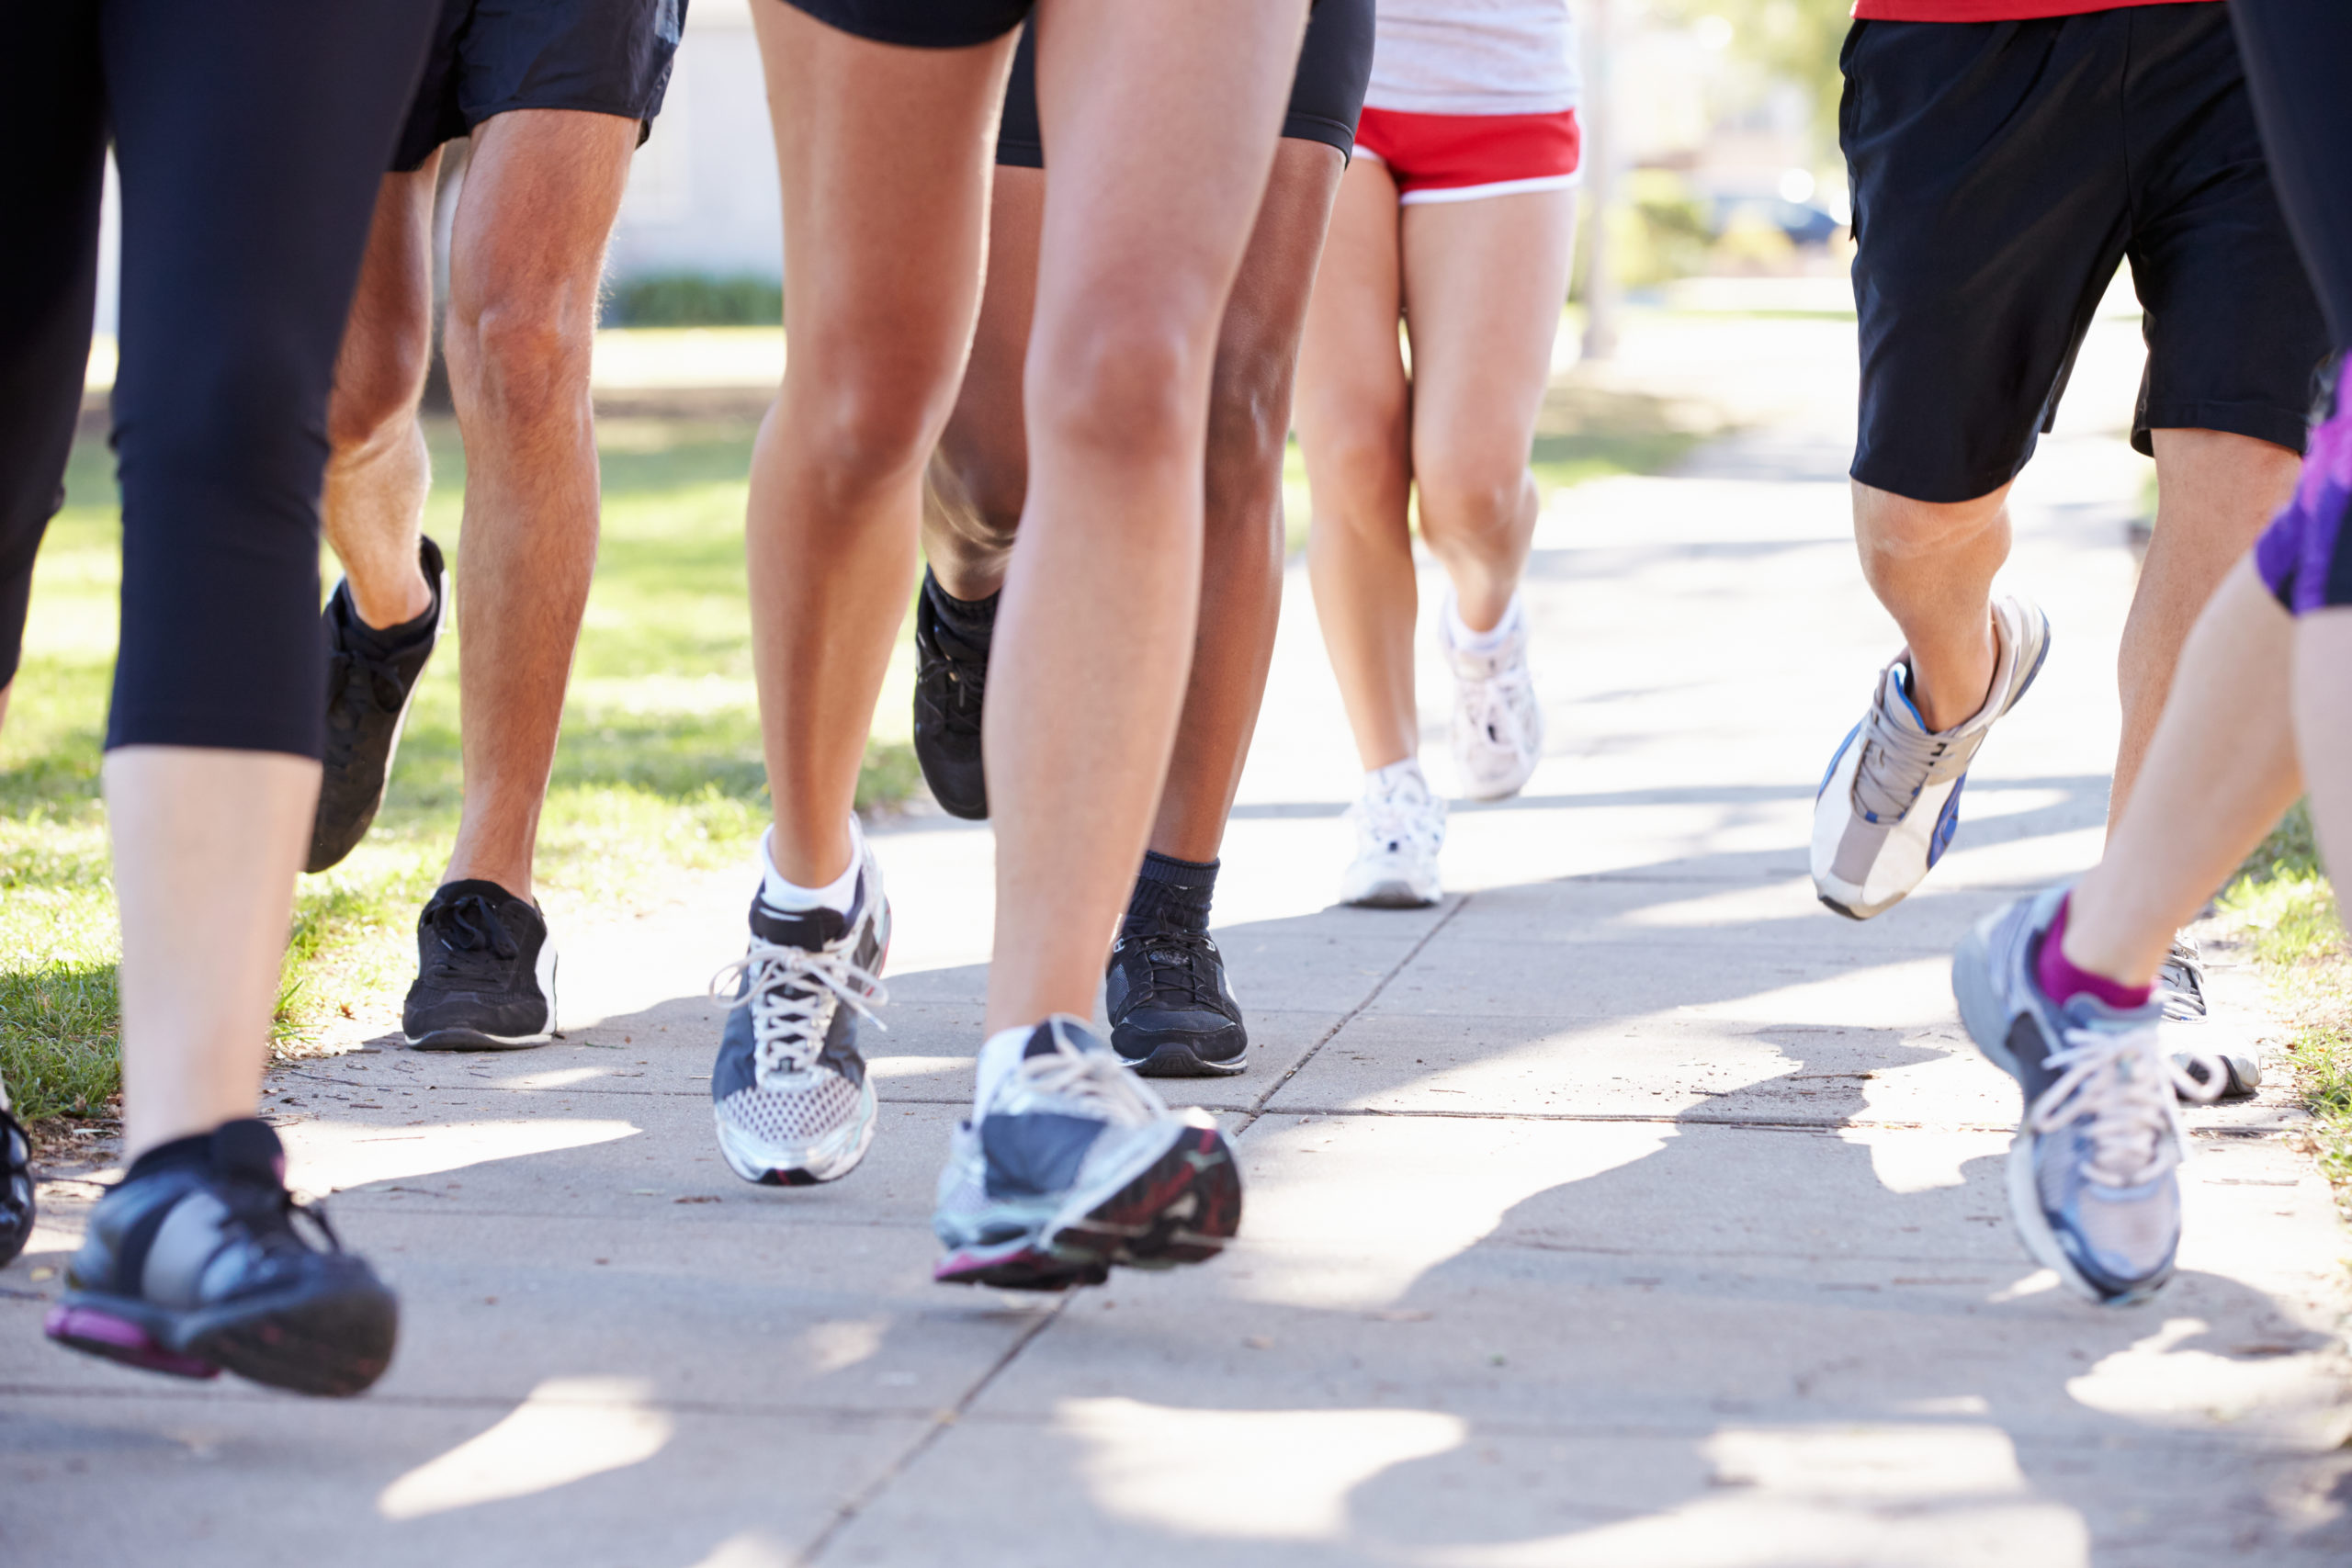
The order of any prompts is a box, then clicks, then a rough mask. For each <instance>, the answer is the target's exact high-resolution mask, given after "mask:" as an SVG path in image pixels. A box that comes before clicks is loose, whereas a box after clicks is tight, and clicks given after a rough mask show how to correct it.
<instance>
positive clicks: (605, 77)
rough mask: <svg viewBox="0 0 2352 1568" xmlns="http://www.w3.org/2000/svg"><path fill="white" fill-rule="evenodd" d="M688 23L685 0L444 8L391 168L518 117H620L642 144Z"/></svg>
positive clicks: (484, 3)
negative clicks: (540, 113) (538, 112)
mask: <svg viewBox="0 0 2352 1568" xmlns="http://www.w3.org/2000/svg"><path fill="white" fill-rule="evenodd" d="M685 22H686V0H442V6H441V19H440V21H439V22H438V23H437V24H436V25H435V28H434V29H433V51H432V52H431V54H429V55H428V56H427V57H426V59H425V62H424V82H423V83H422V84H421V85H419V86H418V88H417V93H416V102H415V103H414V104H413V106H412V107H410V109H409V116H408V124H407V125H406V127H405V128H403V129H402V130H401V141H400V147H399V149H398V150H397V151H396V152H394V153H393V154H392V168H393V169H394V170H395V171H396V172H401V173H405V172H407V171H408V170H411V169H413V168H415V167H416V166H417V165H418V164H422V163H424V160H425V159H426V158H428V157H430V156H432V154H433V150H434V149H435V147H438V146H440V145H441V144H442V143H443V142H444V141H456V140H458V138H460V137H464V136H470V135H472V134H473V129H474V127H476V126H478V125H480V124H481V122H482V121H483V120H486V119H488V118H490V117H491V116H492V115H496V114H504V113H505V112H506V111H507V110H509V109H578V110H581V111H582V112H584V113H587V114H609V115H617V116H619V117H620V118H624V119H633V120H635V121H637V123H638V132H637V140H638V142H639V145H642V144H643V143H644V141H645V139H646V137H647V136H648V135H650V134H651V132H652V130H653V117H654V116H655V115H658V114H660V113H661V112H662V93H663V92H664V91H665V90H666V89H667V88H668V87H669V85H670V65H671V62H672V61H673V59H674V58H675V57H676V55H677V52H678V34H679V32H680V31H681V30H682V29H683V28H684V26H685Z"/></svg>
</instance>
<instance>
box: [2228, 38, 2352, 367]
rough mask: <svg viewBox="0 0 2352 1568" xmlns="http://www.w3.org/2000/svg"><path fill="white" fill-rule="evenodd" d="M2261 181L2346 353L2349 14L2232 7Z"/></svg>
mask: <svg viewBox="0 0 2352 1568" xmlns="http://www.w3.org/2000/svg"><path fill="white" fill-rule="evenodd" d="M2230 15H2231V17H2232V18H2233V20H2234V21H2235V22H2236V23H2237V28H2238V46H2239V52H2240V53H2241V54H2242V55H2244V56H2245V74H2246V81H2247V82H2248V84H2250V85H2252V86H2253V88H2254V109H2255V117H2256V118H2257V119H2258V120H2260V121H2261V124H2262V141H2263V145H2264V147H2265V148H2266V149H2267V151H2268V152H2269V154H2270V177H2271V181H2272V183H2273V184H2275V185H2276V186H2278V199H2279V202H2280V204H2281V205H2282V206H2284V207H2285V208H2286V209H2287V221H2288V223H2289V224H2290V226H2291V227H2292V228H2293V229H2294V231H2295V243H2297V244H2298V245H2300V246H2301V248H2302V253H2303V265H2306V266H2308V267H2309V268H2310V269H2311V274H2312V288H2315V289H2317V290H2318V292H2319V298H2320V306H2321V308H2322V309H2323V310H2325V311H2326V313H2327V330H2328V333H2329V334H2330V335H2331V336H2332V337H2333V338H2334V339H2335V346H2336V349H2337V351H2338V352H2345V351H2352V5H2347V4H2346V0H2238V3H2237V4H2235V5H2233V6H2231V7H2230Z"/></svg>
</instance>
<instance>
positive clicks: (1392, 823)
mask: <svg viewBox="0 0 2352 1568" xmlns="http://www.w3.org/2000/svg"><path fill="white" fill-rule="evenodd" d="M1348 820H1349V821H1350V822H1351V823H1352V824H1353V825H1354V827H1355V830H1356V858H1355V859H1354V860H1352V861H1351V862H1350V863H1348V869H1347V871H1346V873H1345V874H1343V875H1341V877H1340V903H1342V904H1354V905H1358V906H1360V907H1362V908H1368V909H1419V908H1423V907H1425V906H1427V905H1430V904H1434V903H1436V902H1437V900H1438V893H1439V888H1438V878H1437V855H1438V851H1439V850H1441V849H1442V848H1443V847H1444V845H1445V802H1443V801H1442V800H1440V799H1439V798H1438V797H1437V796H1436V795H1431V794H1430V789H1429V785H1428V784H1426V783H1425V782H1424V781H1423V780H1422V778H1421V776H1420V771H1419V769H1418V768H1414V769H1412V770H1410V771H1408V772H1399V771H1397V770H1393V769H1389V768H1383V769H1381V770H1380V771H1379V773H1376V774H1374V775H1370V776H1369V777H1367V779H1366V781H1365V785H1364V793H1363V798H1362V799H1360V800H1358V801H1357V802H1356V803H1355V804H1354V805H1353V806H1351V807H1348Z"/></svg>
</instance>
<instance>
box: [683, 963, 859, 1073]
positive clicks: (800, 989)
mask: <svg viewBox="0 0 2352 1568" xmlns="http://www.w3.org/2000/svg"><path fill="white" fill-rule="evenodd" d="M710 999H711V1000H712V1001H714V1002H717V1003H718V1004H719V1005H721V1006H723V1007H724V1008H726V1009H727V1010H729V1011H730V1012H731V1011H733V1010H735V1009H737V1008H739V1007H748V1008H750V1009H751V1010H752V1053H753V1060H754V1062H755V1064H756V1066H757V1070H758V1075H759V1077H760V1079H761V1081H762V1082H763V1084H764V1083H765V1082H766V1080H768V1079H769V1078H771V1077H780V1076H785V1075H788V1074H793V1073H805V1072H807V1071H808V1070H809V1068H810V1067H811V1066H814V1065H815V1064H816V1061H817V1057H818V1055H819V1054H820V1052H822V1051H823V1050H824V1047H825V1029H826V1025H827V1024H828V1023H829V1022H830V1021H831V1017H830V1014H829V1013H828V1008H829V1006H831V1005H832V1004H834V1003H835V1002H839V1003H845V1004H847V1005H848V1006H849V1007H850V1008H851V1009H853V1010H854V1011H855V1012H856V1013H857V1014H858V1016H859V1017H861V1018H864V1019H865V1020H866V1021H869V1022H871V1023H872V1024H873V1025H874V1027H875V1028H876V1029H878V1030H881V1031H883V1032H886V1033H887V1032H888V1030H889V1025H888V1024H886V1023H884V1022H883V1021H881V1020H880V1019H878V1018H876V1017H875V1016H874V1010H873V1008H871V1007H868V1006H867V1005H866V1004H867V1003H868V1002H869V1001H870V1002H875V1003H884V1002H888V1000H889V999H890V993H889V992H888V990H887V989H885V988H884V987H883V985H882V981H881V979H880V978H879V977H878V976H876V975H874V974H872V973H870V972H869V971H867V970H865V969H862V968H860V967H859V966H858V965H857V964H854V963H852V962H851V961H850V956H849V952H848V949H847V945H846V944H843V945H842V946H841V947H825V948H817V949H813V950H812V949H809V948H806V947H793V946H791V945H789V944H788V943H785V942H769V941H766V940H765V939H764V938H761V937H756V936H755V937H753V938H752V944H751V946H750V947H749V948H748V949H746V950H745V952H744V953H743V956H742V957H741V958H739V959H737V960H736V961H735V962H734V963H732V964H729V965H727V966H726V967H725V968H724V969H721V970H720V971H719V972H718V974H716V975H714V976H711V978H710Z"/></svg>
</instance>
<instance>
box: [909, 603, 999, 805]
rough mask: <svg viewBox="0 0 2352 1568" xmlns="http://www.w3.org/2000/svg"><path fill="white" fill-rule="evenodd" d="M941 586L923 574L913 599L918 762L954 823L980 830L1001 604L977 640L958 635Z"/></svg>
mask: <svg viewBox="0 0 2352 1568" xmlns="http://www.w3.org/2000/svg"><path fill="white" fill-rule="evenodd" d="M938 592H941V589H940V586H939V580H938V579H936V578H934V577H933V576H932V575H931V570H930V569H929V568H928V567H926V568H924V569H923V574H922V592H920V593H918V594H916V595H915V761H918V762H920V763H922V782H923V783H925V784H929V785H930V786H931V793H932V795H933V797H934V798H935V799H937V800H938V802H939V804H940V807H941V808H942V809H943V810H944V811H945V812H946V813H947V814H948V815H949V816H950V817H961V818H965V819H966V820H967V821H972V822H978V821H980V820H982V819H983V818H986V817H987V816H988V814H989V781H988V775H987V773H985V772H983V771H982V769H981V766H980V708H981V705H982V703H984V702H985V701H986V700H987V697H988V682H989V637H991V636H992V635H993V634H994V632H995V629H996V604H997V602H996V599H995V597H994V596H993V595H991V596H989V598H987V599H985V600H982V601H980V603H981V604H986V605H987V606H988V610H987V614H986V617H985V620H984V622H983V624H982V625H981V626H979V627H978V628H977V629H978V634H979V635H978V637H974V636H973V635H972V632H973V630H974V629H975V628H971V627H967V628H965V629H964V630H962V631H960V632H959V631H958V630H957V629H956V627H953V626H949V625H948V624H947V621H946V617H944V616H943V615H941V614H940V613H939V605H938V603H937V601H936V600H934V599H933V594H935V593H938Z"/></svg>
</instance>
